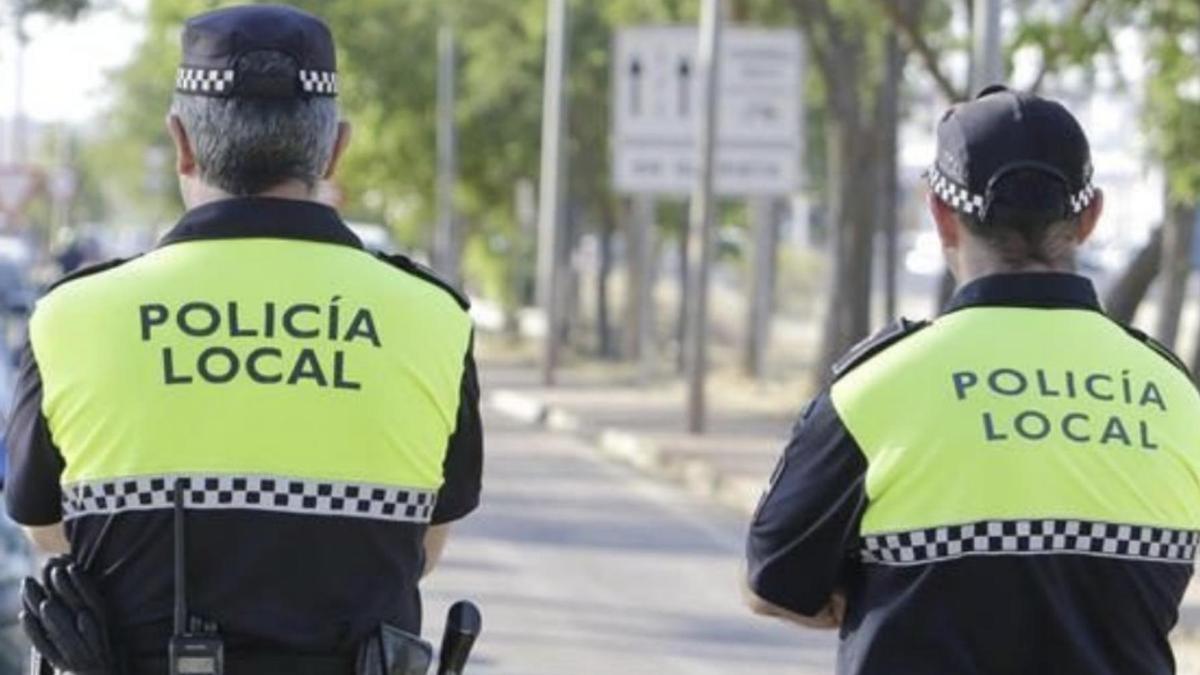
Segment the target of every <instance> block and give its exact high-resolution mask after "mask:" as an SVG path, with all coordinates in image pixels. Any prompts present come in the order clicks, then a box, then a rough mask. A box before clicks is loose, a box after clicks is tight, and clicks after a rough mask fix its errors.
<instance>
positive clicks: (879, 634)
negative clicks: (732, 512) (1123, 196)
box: [747, 86, 1200, 675]
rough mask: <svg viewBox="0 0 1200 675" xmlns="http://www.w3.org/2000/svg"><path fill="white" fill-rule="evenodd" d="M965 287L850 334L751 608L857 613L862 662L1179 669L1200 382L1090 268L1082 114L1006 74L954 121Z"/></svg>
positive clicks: (1197, 498)
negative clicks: (937, 309) (852, 340)
mask: <svg viewBox="0 0 1200 675" xmlns="http://www.w3.org/2000/svg"><path fill="white" fill-rule="evenodd" d="M927 177H928V181H929V188H930V189H929V195H928V205H929V210H930V212H931V214H932V217H933V220H934V222H935V223H936V225H937V232H938V236H939V237H940V238H941V243H942V247H943V251H944V253H945V258H946V262H947V264H948V265H949V267H950V269H951V270H952V271H953V273H954V275H955V278H956V279H957V281H958V289H957V292H956V293H955V294H954V296H953V298H952V299H951V300H950V302H949V305H948V306H947V307H946V308H945V310H944V311H943V312H942V314H941V315H940V316H938V317H937V318H935V319H934V320H932V321H921V322H912V321H900V322H898V323H896V324H895V325H893V326H890V327H888V328H887V329H885V330H884V331H882V332H881V333H879V334H878V335H876V336H875V337H873V338H871V339H869V340H867V341H865V342H863V343H861V344H859V345H858V346H856V347H855V348H854V349H852V350H851V351H850V352H849V353H848V354H846V355H845V357H844V358H842V360H841V361H840V362H839V363H838V364H837V365H836V366H835V368H834V372H833V376H832V384H831V385H829V386H827V387H825V388H824V389H823V390H822V391H821V392H820V394H819V395H818V396H817V397H816V399H815V400H814V401H813V402H812V403H811V404H810V405H809V406H808V408H807V409H806V410H805V412H804V413H803V415H802V417H801V419H800V421H799V422H798V423H797V425H796V428H795V430H794V433H793V438H792V440H791V442H790V443H789V444H788V445H787V447H786V448H785V449H784V451H783V456H782V458H781V460H780V462H779V464H778V468H777V469H776V471H775V474H774V476H773V477H772V479H771V482H770V487H769V488H768V490H767V492H766V494H765V495H764V497H763V499H762V501H761V503H760V505H759V507H758V510H757V512H756V513H755V515H754V518H753V522H752V524H751V526H750V533H749V538H748V544H747V569H748V577H747V582H748V591H749V592H748V597H749V599H750V604H751V606H752V608H753V609H754V610H755V611H757V612H758V613H761V614H766V615H770V616H775V617H779V618H783V619H786V620H791V621H794V622H796V623H798V624H801V625H804V626H810V627H817V628H839V629H840V635H841V648H840V652H839V658H838V672H839V673H841V674H842V675H877V674H887V675H892V674H896V673H921V674H922V675H973V674H983V673H987V674H1006V675H1007V674H1012V675H1016V674H1032V673H1089V674H1093V675H1099V674H1107V675H1139V674H1145V675H1159V674H1162V673H1170V672H1174V661H1173V657H1172V653H1171V648H1170V644H1169V642H1168V640H1167V635H1168V634H1169V633H1170V631H1171V629H1172V627H1173V626H1174V624H1175V621H1176V617H1177V615H1178V608H1179V603H1180V600H1181V598H1182V597H1183V593H1184V590H1185V589H1186V588H1187V585H1188V581H1189V579H1190V578H1191V575H1192V564H1193V560H1194V558H1195V555H1196V546H1197V543H1198V541H1200V533H1198V531H1200V424H1197V420H1200V396H1198V395H1197V391H1196V387H1195V386H1194V384H1193V382H1192V380H1191V378H1190V376H1189V373H1188V371H1187V369H1186V368H1185V367H1184V365H1183V364H1182V363H1180V362H1179V360H1178V359H1177V358H1176V357H1175V356H1174V355H1173V354H1172V353H1171V352H1170V351H1169V350H1168V349H1167V348H1166V347H1164V346H1162V345H1160V344H1158V343H1156V342H1155V341H1153V340H1152V339H1150V338H1149V337H1147V336H1146V335H1145V334H1143V333H1141V332H1139V331H1137V330H1135V329H1132V328H1129V327H1126V326H1123V325H1121V324H1119V323H1117V322H1115V321H1113V320H1112V319H1110V318H1109V317H1107V316H1106V315H1105V313H1104V310H1103V308H1102V307H1101V305H1100V303H1099V301H1098V300H1097V297H1096V292H1095V290H1094V288H1093V287H1092V284H1091V282H1090V281H1089V280H1088V279H1086V278H1084V277H1082V276H1079V275H1078V274H1077V273H1076V271H1075V269H1076V268H1075V257H1076V255H1077V253H1078V250H1079V247H1080V246H1081V245H1082V244H1083V243H1084V242H1085V241H1086V240H1087V239H1088V237H1089V236H1090V235H1091V234H1092V232H1093V231H1094V229H1095V227H1096V224H1097V222H1098V220H1099V218H1100V213H1101V210H1102V207H1103V195H1102V194H1101V192H1100V191H1099V190H1098V189H1097V188H1096V187H1095V186H1094V185H1093V184H1092V163H1091V157H1090V152H1089V148H1088V142H1087V139H1086V137H1085V136H1084V132H1083V130H1082V129H1081V128H1080V126H1079V124H1078V122H1077V121H1076V120H1075V118H1074V117H1073V116H1072V115H1071V114H1070V113H1069V112H1068V111H1067V110H1066V108H1064V107H1063V106H1062V105H1060V104H1058V103H1056V102H1054V101H1050V100H1047V99H1044V98H1040V97H1038V96H1035V95H1033V94H1028V93H1023V92H1018V91H1013V90H1009V89H1007V88H1004V87H1000V86H994V87H990V88H988V89H986V90H984V91H983V92H982V93H981V94H980V95H979V96H978V97H977V98H976V99H975V100H972V101H969V102H966V103H962V104H960V105H956V106H954V107H953V108H951V109H950V110H949V111H947V112H946V113H945V115H943V117H942V119H941V120H940V122H939V124H938V128H937V157H936V159H935V160H934V163H933V166H932V167H931V168H930V170H929V172H928V174H927Z"/></svg>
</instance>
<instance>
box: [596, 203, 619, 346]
mask: <svg viewBox="0 0 1200 675" xmlns="http://www.w3.org/2000/svg"><path fill="white" fill-rule="evenodd" d="M615 229H616V223H614V222H613V213H612V208H611V207H606V208H605V209H604V212H603V213H602V214H601V216H600V240H599V244H600V246H599V248H600V250H599V251H598V254H599V256H598V257H599V261H598V264H597V269H596V352H597V353H598V354H599V356H600V358H602V359H609V358H613V357H615V356H616V354H615V353H614V349H613V340H612V330H611V326H609V308H608V280H609V277H610V276H612V257H613V255H612V248H613V231H614V230H615Z"/></svg>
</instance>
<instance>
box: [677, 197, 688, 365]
mask: <svg viewBox="0 0 1200 675" xmlns="http://www.w3.org/2000/svg"><path fill="white" fill-rule="evenodd" d="M687 211H688V209H684V214H686V213H687ZM685 217H686V215H685ZM677 244H678V246H679V249H678V250H679V316H678V323H677V324H676V327H675V337H676V342H678V343H679V353H678V355H677V358H676V361H675V370H676V371H677V372H679V373H685V372H687V354H686V352H687V350H686V349H684V348H683V346H684V344H685V342H684V340H685V339H686V337H687V323H688V309H687V287H688V256H687V230H686V228H684V229H683V230H681V231H680V233H679V241H678V242H677Z"/></svg>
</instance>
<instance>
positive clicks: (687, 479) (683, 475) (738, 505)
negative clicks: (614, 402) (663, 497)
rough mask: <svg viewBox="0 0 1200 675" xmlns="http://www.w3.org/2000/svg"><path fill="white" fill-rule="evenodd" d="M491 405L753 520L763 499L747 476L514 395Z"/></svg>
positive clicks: (497, 396) (496, 394) (507, 393)
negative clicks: (561, 434)
mask: <svg viewBox="0 0 1200 675" xmlns="http://www.w3.org/2000/svg"><path fill="white" fill-rule="evenodd" d="M487 404H488V405H489V406H490V407H492V408H494V409H495V410H496V411H497V412H499V413H501V414H503V415H505V416H507V417H509V418H510V419H513V420H516V421H518V422H522V423H525V424H529V425H532V426H538V427H542V428H545V429H549V430H551V431H557V432H561V433H568V434H572V435H574V436H576V437H578V438H580V439H582V440H584V441H587V442H588V443H589V444H590V445H591V446H592V449H593V450H595V451H596V452H597V454H599V455H600V456H601V457H604V458H605V459H608V460H610V461H613V462H618V463H621V464H625V465H627V466H631V467H633V468H634V469H636V470H638V471H640V472H642V473H645V474H648V475H651V476H654V477H656V478H661V479H665V480H669V481H671V482H673V483H675V484H677V485H680V486H682V487H683V488H684V489H686V490H687V491H688V492H690V493H692V494H694V495H697V496H700V497H703V498H705V499H709V500H712V501H714V502H716V503H718V504H721V505H722V506H726V507H728V508H731V509H734V510H735V511H739V512H741V513H742V514H745V515H749V514H750V513H753V511H754V508H755V507H756V506H757V504H758V500H759V498H760V496H761V495H762V491H763V484H762V483H761V482H760V481H757V480H753V479H751V478H747V477H745V476H727V475H724V474H723V473H722V472H721V470H720V469H718V468H717V467H716V466H715V465H714V464H713V463H712V462H709V461H707V460H703V459H697V458H694V457H673V456H672V455H671V454H670V453H668V452H664V451H663V450H662V448H660V447H659V446H658V444H657V443H655V442H654V441H652V440H650V439H647V438H644V437H642V436H640V435H638V434H635V433H631V432H629V431H625V430H622V429H618V428H613V427H600V428H595V427H593V426H591V425H588V424H587V423H585V422H584V421H583V420H582V419H581V418H580V417H579V416H577V415H575V414H574V413H572V412H569V411H567V410H565V409H563V408H560V407H557V406H553V405H549V404H547V403H546V402H545V401H543V400H541V399H539V398H537V397H535V396H531V395H529V394H524V393H521V392H519V391H516V390H513V389H497V390H494V391H493V392H492V393H491V394H490V395H489V396H488V397H487Z"/></svg>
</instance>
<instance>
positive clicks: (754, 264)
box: [742, 197, 779, 379]
mask: <svg viewBox="0 0 1200 675" xmlns="http://www.w3.org/2000/svg"><path fill="white" fill-rule="evenodd" d="M775 207H776V203H775V201H774V200H772V199H771V198H769V197H756V198H753V199H751V200H750V205H749V210H750V224H751V228H752V230H753V235H754V250H753V252H752V254H751V255H752V256H753V257H752V258H751V265H750V268H749V269H748V270H747V271H746V272H747V274H746V276H747V282H748V285H749V291H750V292H749V293H747V294H746V334H745V340H746V341H745V343H744V344H743V345H742V350H743V351H742V368H743V370H744V371H745V373H746V375H748V376H750V377H753V378H756V379H758V378H762V377H763V375H764V374H765V371H766V360H767V346H768V345H769V344H770V334H771V307H772V305H773V304H774V297H775V284H774V279H775V267H776V259H777V256H776V250H777V249H778V248H779V221H778V219H777V218H776V215H777V209H776V208H775Z"/></svg>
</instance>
